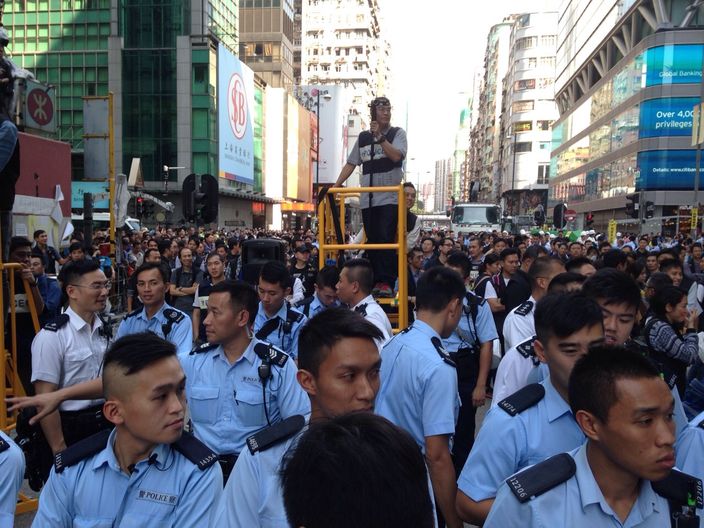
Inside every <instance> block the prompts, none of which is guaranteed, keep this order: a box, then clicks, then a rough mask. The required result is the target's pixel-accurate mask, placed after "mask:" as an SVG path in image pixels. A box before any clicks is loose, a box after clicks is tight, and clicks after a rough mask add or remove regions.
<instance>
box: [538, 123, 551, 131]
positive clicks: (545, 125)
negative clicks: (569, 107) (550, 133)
mask: <svg viewBox="0 0 704 528" xmlns="http://www.w3.org/2000/svg"><path fill="white" fill-rule="evenodd" d="M537 125H538V130H542V131H546V130H550V127H551V126H552V121H538V123H537Z"/></svg>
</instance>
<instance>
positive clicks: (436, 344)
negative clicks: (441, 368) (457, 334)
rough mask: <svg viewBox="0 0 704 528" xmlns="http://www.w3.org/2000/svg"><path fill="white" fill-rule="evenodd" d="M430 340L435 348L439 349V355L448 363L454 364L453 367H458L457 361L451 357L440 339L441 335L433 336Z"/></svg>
mask: <svg viewBox="0 0 704 528" xmlns="http://www.w3.org/2000/svg"><path fill="white" fill-rule="evenodd" d="M430 342H431V343H432V344H433V346H434V347H435V350H436V351H437V353H438V355H439V356H440V357H441V358H442V360H443V361H444V362H445V363H447V364H448V365H452V366H453V367H455V368H457V365H455V362H454V361H452V358H451V357H450V354H448V353H447V352H446V351H445V349H444V348H443V347H442V341H440V338H439V337H436V336H433V337H431V338H430Z"/></svg>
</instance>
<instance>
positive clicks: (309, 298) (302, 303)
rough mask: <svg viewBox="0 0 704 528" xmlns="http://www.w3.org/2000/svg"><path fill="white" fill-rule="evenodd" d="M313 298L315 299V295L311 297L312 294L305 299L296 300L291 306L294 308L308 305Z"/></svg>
mask: <svg viewBox="0 0 704 528" xmlns="http://www.w3.org/2000/svg"><path fill="white" fill-rule="evenodd" d="M314 300H315V297H313V296H310V297H306V298H305V299H302V300H300V301H298V302H297V303H296V304H295V305H294V306H293V307H294V308H296V309H298V308H303V307H305V306H308V305H309V304H312V303H313V301H314Z"/></svg>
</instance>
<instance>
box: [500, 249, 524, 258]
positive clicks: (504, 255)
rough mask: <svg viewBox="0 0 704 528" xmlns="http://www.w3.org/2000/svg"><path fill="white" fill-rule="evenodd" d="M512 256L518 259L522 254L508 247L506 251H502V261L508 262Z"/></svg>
mask: <svg viewBox="0 0 704 528" xmlns="http://www.w3.org/2000/svg"><path fill="white" fill-rule="evenodd" d="M511 255H516V256H518V258H520V257H521V255H520V253H519V252H518V249H516V248H513V247H508V248H506V249H502V250H501V255H499V256H500V257H501V260H506V258H507V257H510V256H511Z"/></svg>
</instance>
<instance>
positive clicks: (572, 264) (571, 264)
mask: <svg viewBox="0 0 704 528" xmlns="http://www.w3.org/2000/svg"><path fill="white" fill-rule="evenodd" d="M587 264H591V265H592V266H594V267H595V268H596V266H595V265H594V262H592V261H591V259H590V258H588V257H577V258H575V259H570V260H568V261H567V262H566V263H565V269H566V270H567V271H576V270H578V269H579V268H581V267H582V266H586V265H587Z"/></svg>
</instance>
